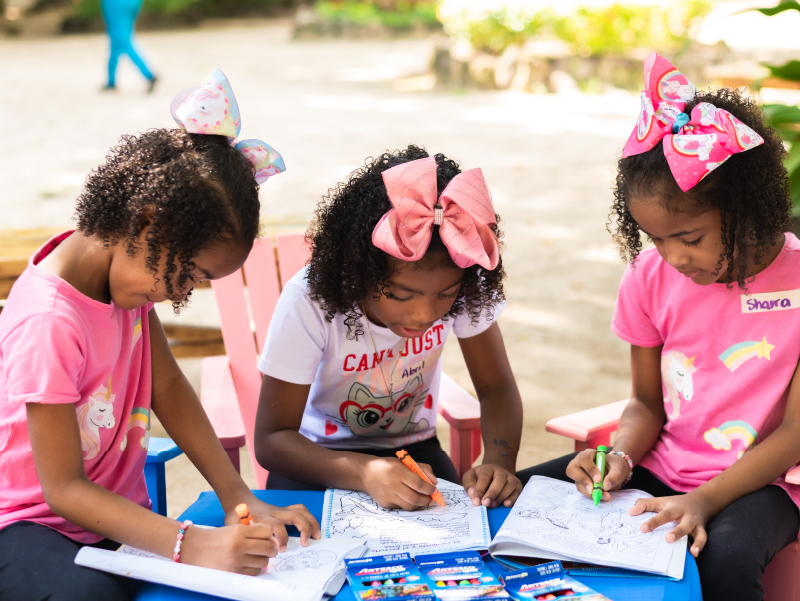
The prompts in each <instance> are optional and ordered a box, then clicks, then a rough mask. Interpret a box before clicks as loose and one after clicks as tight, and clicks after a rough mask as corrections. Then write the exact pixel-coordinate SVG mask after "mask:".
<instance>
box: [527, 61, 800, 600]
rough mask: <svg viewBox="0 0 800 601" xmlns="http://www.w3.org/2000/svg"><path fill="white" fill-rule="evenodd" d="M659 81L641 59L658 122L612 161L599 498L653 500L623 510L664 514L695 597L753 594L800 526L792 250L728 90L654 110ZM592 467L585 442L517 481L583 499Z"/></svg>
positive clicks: (643, 118) (767, 133)
mask: <svg viewBox="0 0 800 601" xmlns="http://www.w3.org/2000/svg"><path fill="white" fill-rule="evenodd" d="M675 73H676V72H675V68H674V67H673V66H672V65H671V64H670V63H669V62H668V61H666V60H665V59H663V58H661V57H659V56H658V55H656V54H655V53H653V54H652V55H650V57H648V59H647V60H646V61H645V80H646V89H645V91H644V92H643V93H642V101H643V104H644V105H647V106H648V108H649V107H650V105H651V104H653V103H657V104H658V111H657V112H658V113H659V114H661V115H673V117H672V118H671V119H668V120H667V122H663V123H662V122H661V121H659V120H658V119H655V120H654V119H653V118H652V116H651V113H652V111H642V113H641V114H640V117H639V123H638V124H637V127H636V129H635V130H634V132H633V133H632V134H631V136H630V138H629V140H628V143H627V144H626V146H625V150H624V152H623V158H622V159H620V161H619V167H618V173H617V181H616V189H615V202H614V205H613V208H612V211H613V213H612V214H614V215H616V222H617V231H616V233H615V234H614V239H615V241H616V242H617V245H618V246H619V247H620V249H621V250H622V252H623V254H624V256H625V257H626V258H627V259H628V261H629V263H630V265H629V267H628V269H627V271H626V272H625V275H624V276H623V278H622V283H621V284H620V288H619V295H618V298H617V308H616V311H615V314H614V320H613V323H612V325H611V328H612V330H613V331H614V333H615V334H617V335H618V336H619V337H620V338H622V339H623V340H625V341H626V342H628V343H630V345H631V371H632V388H633V390H632V392H631V399H630V401H629V402H628V405H627V406H626V408H625V410H624V412H623V414H622V417H621V419H620V422H619V426H618V430H617V435H616V438H615V440H614V446H613V454H609V455H608V463H607V466H608V473H607V474H606V475H605V479H604V480H603V488H604V491H605V492H604V494H603V498H604V500H606V501H608V500H609V499H610V494H609V491H613V490H617V489H619V488H620V487H621V486H626V487H629V488H633V489H640V490H644V491H645V492H647V493H650V494H652V495H653V498H647V499H640V500H639V501H638V502H637V504H636V505H635V506H634V507H633V508H632V509H631V511H630V512H631V514H633V515H639V514H642V513H645V512H652V513H654V514H655V516H653V517H652V518H651V519H649V520H648V521H646V522H645V523H644V524H643V525H642V530H643V531H644V532H652V531H653V530H654V529H655V528H657V527H658V526H660V525H662V524H667V523H669V522H671V521H675V522H677V525H676V526H675V527H674V528H671V529H669V532H668V534H666V538H667V541H669V542H673V541H677V540H678V539H680V538H681V537H683V536H689V537H690V538H691V545H690V549H689V550H690V553H691V554H692V555H693V556H694V557H695V558H696V561H697V567H698V570H699V573H700V582H701V586H702V591H703V599H705V600H706V601H713V600H717V599H720V600H722V599H724V600H725V601H733V600H738V599H740V600H742V601H745V600H746V601H757V600H758V599H761V598H762V597H763V594H764V591H763V587H762V584H761V579H762V575H763V573H764V569H765V567H766V566H767V564H768V563H769V562H770V560H772V558H773V557H774V556H775V554H776V553H778V552H779V551H780V550H781V549H783V548H784V547H785V546H786V545H788V544H789V543H791V542H792V541H794V540H796V539H797V536H798V530H799V529H800V516H799V515H798V505H800V487H798V486H796V485H792V484H788V483H787V482H786V480H785V479H784V474H785V473H786V472H787V471H788V470H789V469H790V468H791V467H792V466H794V465H795V464H797V463H798V461H800V378H798V376H797V372H798V360H800V242H798V240H797V238H795V236H794V235H793V234H791V233H788V230H789V228H790V227H791V221H790V212H791V202H790V197H789V186H788V182H787V175H786V170H785V169H784V167H783V164H782V158H783V156H784V154H785V152H784V148H783V145H782V143H781V140H780V137H779V136H778V134H777V132H776V131H775V130H773V129H771V128H769V127H767V126H766V125H765V124H764V116H763V114H762V112H761V109H760V108H759V107H758V106H757V105H756V104H755V103H754V102H753V101H752V100H750V99H748V98H746V97H745V96H744V95H743V94H742V93H740V92H738V91H735V90H728V89H721V90H717V91H714V92H709V93H700V94H698V95H697V96H695V95H694V94H693V95H692V99H691V100H689V101H688V102H686V103H685V104H684V102H683V101H682V100H678V99H675V100H662V98H663V97H661V96H659V94H658V90H659V84H660V80H662V79H664V78H665V77H673V79H674V78H676V77H677V76H676V75H675ZM678 75H680V74H678ZM680 77H682V76H680ZM665 104H667V105H669V104H671V105H672V106H671V107H669V106H668V107H667V110H664V108H665V107H664V105H665ZM698 137H700V138H702V139H703V140H711V143H710V144H709V147H708V148H707V150H706V151H705V152H704V153H700V152H698V151H696V150H695V151H694V152H692V151H691V148H692V147H694V148H697V146H698V145H697V144H696V142H697V141H698V140H697V138H698ZM640 232H644V234H645V235H647V236H648V238H649V239H650V240H651V241H652V242H653V244H654V246H655V248H652V249H649V250H645V251H642V250H641V248H642V243H641V237H640ZM594 460H595V450H594V449H588V450H586V451H583V452H581V453H577V454H573V455H567V456H565V457H561V458H559V459H554V460H552V461H550V462H547V463H544V464H541V465H538V466H535V467H532V468H529V469H527V470H524V471H523V472H520V473H519V474H518V475H519V477H520V480H522V481H523V482H525V481H527V480H528V479H529V478H530V477H531V476H532V475H542V476H549V477H552V478H560V479H562V480H567V479H571V480H574V481H575V485H576V486H577V489H578V490H579V491H580V492H581V493H582V494H584V495H586V496H587V497H589V496H591V492H592V488H593V483H595V482H599V481H600V479H601V474H600V472H599V470H598V468H597V467H596V465H595V463H594Z"/></svg>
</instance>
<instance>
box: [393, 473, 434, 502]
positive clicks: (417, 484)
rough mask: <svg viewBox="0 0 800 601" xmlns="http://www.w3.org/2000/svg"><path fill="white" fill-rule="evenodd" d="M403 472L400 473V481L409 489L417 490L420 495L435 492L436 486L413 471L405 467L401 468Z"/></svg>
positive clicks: (428, 494) (429, 494)
mask: <svg viewBox="0 0 800 601" xmlns="http://www.w3.org/2000/svg"><path fill="white" fill-rule="evenodd" d="M403 470H404V472H401V473H402V477H401V479H400V481H401V483H403V484H405V485H406V486H407V487H408V488H410V489H411V490H414V491H416V492H418V493H419V494H421V495H426V496H428V497H430V496H431V495H432V494H433V493H434V492H436V487H435V486H434V485H433V484H431V483H430V482H428V481H427V480H425V479H424V478H420V477H419V476H417V475H416V474H415V473H414V472H411V471H409V470H407V469H406V468H405V467H404V468H403Z"/></svg>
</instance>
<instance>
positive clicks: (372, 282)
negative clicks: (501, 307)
mask: <svg viewBox="0 0 800 601" xmlns="http://www.w3.org/2000/svg"><path fill="white" fill-rule="evenodd" d="M428 156H430V155H429V154H428V153H427V152H426V151H425V150H424V149H423V148H420V147H418V146H413V145H411V146H409V147H408V148H406V149H404V150H396V151H394V152H386V153H384V154H382V155H380V156H379V157H376V158H370V159H367V161H366V162H365V164H364V167H361V168H360V169H357V170H356V171H354V172H353V173H351V174H350V177H349V178H348V180H347V181H346V182H344V183H340V184H338V185H337V186H336V187H335V188H332V189H330V190H328V194H327V195H326V196H325V197H323V199H322V201H321V202H320V203H319V205H317V210H316V213H315V217H314V220H313V221H312V222H311V227H310V228H309V229H308V231H307V232H306V240H307V241H308V243H309V245H310V246H311V250H312V252H311V260H310V261H309V264H308V283H309V290H310V293H309V296H310V298H311V299H312V300H314V301H316V302H318V303H319V304H320V306H321V307H322V308H323V309H324V310H325V311H327V315H326V319H327V320H328V321H329V322H330V321H332V320H333V318H334V316H335V315H336V314H337V313H339V314H342V315H344V316H345V320H344V323H345V325H346V326H347V336H348V338H350V339H353V338H356V339H357V338H358V337H359V336H362V335H363V334H364V330H363V327H364V326H363V323H362V322H361V321H360V318H361V304H362V302H363V301H364V297H365V296H366V295H367V294H369V293H373V294H375V295H376V296H377V297H379V296H380V295H382V294H385V292H384V289H385V287H386V286H387V280H388V278H389V277H390V276H391V274H392V269H393V268H396V267H393V265H392V261H395V262H398V261H399V260H397V259H394V258H393V257H390V256H389V255H388V254H387V253H386V252H384V251H383V250H381V249H379V248H377V247H376V246H375V245H374V244H372V230H373V229H375V226H376V225H377V223H378V221H379V220H380V218H381V217H383V215H384V214H385V213H386V212H387V211H388V210H389V209H391V204H390V202H389V197H388V195H387V193H386V187H385V185H384V183H383V178H382V176H381V174H382V173H383V172H384V171H386V170H387V169H390V168H391V167H394V166H396V165H400V164H402V163H407V162H409V161H414V160H417V159H423V158H426V157H428ZM434 158H435V159H436V164H437V165H438V169H437V172H436V173H437V176H436V179H437V188H438V193H439V194H441V193H442V191H443V190H444V188H445V187H446V186H447V184H448V183H449V182H450V180H451V179H453V178H454V177H455V176H456V175H458V174H459V173H461V169H459V166H458V163H456V162H455V161H453V160H451V159H448V158H447V157H446V156H444V155H443V154H437V155H435V156H434ZM495 219H496V220H497V222H498V223H499V221H500V217H499V216H495ZM438 230H439V227H438V226H434V231H433V235H432V237H431V243H430V246H429V247H428V250H427V252H426V254H425V257H424V258H423V259H422V260H420V261H419V262H418V263H415V264H412V263H408V264H407V265H409V267H411V268H413V269H431V268H435V267H438V266H440V265H455V264H454V263H453V262H452V260H451V259H450V255H449V253H448V251H447V248H446V247H445V246H444V243H443V242H442V239H441V236H440V235H439V232H438ZM492 231H493V232H494V234H495V235H496V236H497V238H498V240H499V239H500V238H501V236H502V233H501V231H500V229H499V227H498V226H493V227H492ZM395 265H397V263H395ZM504 277H505V271H504V270H503V262H502V258H501V259H500V262H499V263H498V265H497V267H496V268H495V269H493V270H491V271H490V270H487V269H484V268H482V267H481V266H480V265H473V266H471V267H468V268H467V269H465V270H464V279H463V281H462V283H461V289H460V290H459V293H458V296H457V297H456V301H455V302H454V303H453V306H452V307H451V308H450V311H449V312H448V313H447V315H448V316H450V317H455V316H456V315H459V314H461V313H463V312H466V313H467V314H468V315H469V316H470V318H471V319H472V321H473V323H475V322H477V320H478V318H479V317H480V315H481V313H482V312H486V314H488V315H491V314H492V313H493V309H494V306H495V305H496V304H497V303H499V302H500V301H502V300H503V299H504V298H505V293H504V291H503V278H504Z"/></svg>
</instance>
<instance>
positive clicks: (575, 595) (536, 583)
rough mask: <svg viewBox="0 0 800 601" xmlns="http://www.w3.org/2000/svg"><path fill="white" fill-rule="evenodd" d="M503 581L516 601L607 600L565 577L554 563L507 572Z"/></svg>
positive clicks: (569, 577)
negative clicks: (559, 600) (557, 600)
mask: <svg viewBox="0 0 800 601" xmlns="http://www.w3.org/2000/svg"><path fill="white" fill-rule="evenodd" d="M503 580H505V584H506V590H507V591H508V592H509V593H510V594H511V595H512V596H513V597H514V599H517V600H519V601H529V600H531V599H532V600H533V601H554V600H555V599H565V600H567V599H569V600H570V601H572V600H573V599H574V600H575V601H609V599H608V598H607V597H605V596H603V595H601V594H600V593H598V592H596V591H593V590H592V589H590V588H589V587H588V586H586V585H585V584H583V583H581V582H578V581H577V580H575V579H574V578H572V577H571V576H567V575H566V574H565V573H564V568H562V567H561V562H558V561H551V562H550V563H543V564H541V565H538V566H533V567H530V568H525V569H524V570H517V571H516V572H510V573H509V574H506V575H505V576H504V577H503Z"/></svg>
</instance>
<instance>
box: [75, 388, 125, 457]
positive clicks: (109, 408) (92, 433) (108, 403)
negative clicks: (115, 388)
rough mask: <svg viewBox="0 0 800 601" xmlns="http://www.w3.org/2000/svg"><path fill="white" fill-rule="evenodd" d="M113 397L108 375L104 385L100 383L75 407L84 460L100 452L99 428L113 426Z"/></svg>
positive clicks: (114, 397)
mask: <svg viewBox="0 0 800 601" xmlns="http://www.w3.org/2000/svg"><path fill="white" fill-rule="evenodd" d="M115 399H116V395H115V394H114V393H113V392H111V378H110V377H109V378H108V383H107V384H106V385H103V384H101V385H100V386H99V387H98V389H97V390H95V391H94V393H93V394H92V396H90V397H89V399H88V400H87V401H86V402H85V403H84V404H83V405H81V406H80V407H77V409H76V411H77V414H78V427H79V428H80V432H81V449H82V450H83V460H84V461H89V460H90V459H94V458H95V457H97V455H98V454H99V453H100V428H113V427H114V424H116V423H117V421H116V419H115V418H114V400H115Z"/></svg>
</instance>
